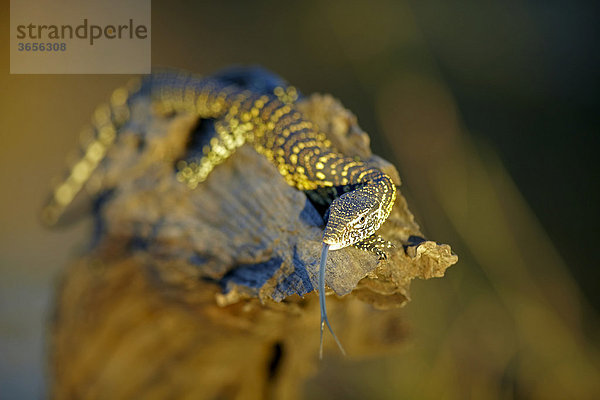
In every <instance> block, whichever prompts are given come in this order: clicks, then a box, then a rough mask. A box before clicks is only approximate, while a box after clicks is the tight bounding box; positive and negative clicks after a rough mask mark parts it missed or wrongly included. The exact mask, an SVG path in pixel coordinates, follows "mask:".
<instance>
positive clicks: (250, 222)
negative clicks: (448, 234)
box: [50, 95, 457, 399]
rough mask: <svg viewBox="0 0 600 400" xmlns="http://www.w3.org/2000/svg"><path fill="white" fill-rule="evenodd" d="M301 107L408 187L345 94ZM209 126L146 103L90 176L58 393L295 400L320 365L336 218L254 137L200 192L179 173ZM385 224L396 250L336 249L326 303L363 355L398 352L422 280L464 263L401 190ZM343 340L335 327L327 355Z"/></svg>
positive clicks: (54, 348)
mask: <svg viewBox="0 0 600 400" xmlns="http://www.w3.org/2000/svg"><path fill="white" fill-rule="evenodd" d="M298 107H299V108H300V109H301V110H302V111H303V112H304V113H305V114H306V115H307V116H308V117H309V118H311V119H312V120H313V121H314V122H316V123H317V124H318V126H319V127H320V128H321V130H323V131H324V132H325V133H326V134H327V135H328V137H329V139H330V140H331V141H332V143H333V144H334V145H335V146H336V147H337V148H338V149H339V150H340V151H341V152H343V153H345V154H346V155H349V156H355V157H359V158H361V159H363V160H367V161H368V162H370V163H373V164H374V165H376V166H377V167H379V168H381V169H382V170H384V171H385V172H386V173H388V174H389V175H390V176H392V177H393V178H394V179H395V180H396V183H397V184H398V185H400V179H399V177H398V173H397V171H396V170H395V168H394V167H393V166H392V165H391V164H389V163H388V162H386V161H384V160H382V159H381V158H379V157H377V156H374V155H372V154H371V151H370V148H369V137H368V135H367V134H366V133H364V132H363V131H362V130H361V129H360V128H359V127H358V125H357V123H356V118H355V117H354V115H352V114H351V113H350V112H349V111H347V110H346V109H344V107H343V106H342V105H341V104H340V103H339V102H338V101H337V100H335V99H333V98H332V97H331V96H328V95H312V96H310V97H308V98H304V99H302V100H301V101H300V102H299V103H298ZM197 125H198V121H197V119H196V118H195V117H193V116H189V115H175V116H169V115H161V114H160V113H159V112H157V110H154V109H153V107H152V105H151V104H150V101H149V99H146V98H140V99H137V100H136V102H135V103H134V104H133V105H132V115H131V120H130V121H129V122H128V123H127V124H126V126H125V127H124V129H123V130H122V132H120V133H119V136H118V139H117V142H116V143H115V145H113V147H112V148H111V149H110V150H109V151H108V153H107V155H106V158H105V160H104V161H103V162H102V164H101V166H100V167H99V169H98V170H97V171H95V172H94V175H93V176H92V179H91V180H90V182H89V183H88V187H87V189H88V191H89V192H90V193H93V196H92V199H91V200H92V202H93V204H94V205H95V206H94V219H95V221H96V222H95V223H96V229H95V233H94V238H93V243H94V244H93V246H92V248H91V250H90V251H89V252H88V253H87V254H85V255H83V256H81V257H80V258H79V259H78V260H75V261H74V262H73V264H72V265H71V266H70V267H69V268H68V269H67V271H66V273H65V275H64V278H63V280H62V283H61V285H60V287H59V289H58V294H57V299H56V309H55V315H54V318H53V321H52V329H51V341H50V343H51V346H50V381H51V382H50V387H51V395H52V397H54V398H57V399H69V398H95V399H132V398H144V399H153V398H156V399H164V398H178V399H179V398H193V399H203V398H207V399H213V398H219V399H221V398H223V399H225V398H227V399H229V398H232V399H264V398H273V399H294V398H298V397H299V396H300V394H301V384H302V382H303V380H304V379H305V378H306V377H307V376H309V375H310V374H311V373H314V372H315V370H316V368H318V346H319V320H320V318H319V306H318V296H317V294H316V292H315V286H316V281H317V274H318V261H319V255H320V249H321V237H322V232H323V225H324V222H323V219H322V218H321V216H320V214H319V213H317V212H316V210H315V209H314V208H313V206H312V204H311V203H310V202H309V201H308V200H307V197H306V196H305V194H304V193H302V192H300V191H298V190H296V189H294V188H292V187H290V186H289V185H288V184H287V183H286V182H285V181H284V179H283V177H282V176H281V175H280V174H279V172H278V171H277V169H276V168H275V167H274V166H273V165H271V164H270V163H269V162H268V161H267V160H266V159H264V158H263V157H262V156H260V155H259V154H258V153H256V152H255V151H254V149H253V148H252V147H251V146H250V145H245V146H243V147H242V148H240V149H239V150H238V151H237V152H236V153H235V154H234V155H233V156H231V157H230V158H229V159H228V160H227V161H226V162H225V163H223V164H221V165H219V166H218V167H217V168H216V169H215V170H214V171H213V172H212V173H211V175H210V176H209V177H208V179H207V181H206V182H204V183H203V184H201V185H200V186H198V187H197V188H196V189H193V190H191V189H189V188H188V187H187V186H186V185H184V184H181V183H180V182H178V181H177V180H176V174H175V169H174V165H175V164H176V162H177V160H178V159H180V158H181V157H182V156H183V154H184V153H185V151H186V146H188V144H189V138H190V135H192V134H193V133H194V131H195V130H196V129H197ZM97 193H100V194H97ZM380 232H381V234H382V235H383V236H384V237H385V238H386V239H388V240H390V241H392V242H393V243H394V244H395V246H396V247H395V248H394V249H392V251H391V254H390V257H389V258H388V259H387V260H385V261H378V260H377V258H376V257H375V256H374V255H373V254H370V253H367V252H364V251H360V250H357V249H355V248H345V249H342V250H337V251H332V252H330V255H329V260H328V270H327V275H326V283H327V285H328V287H329V288H330V289H329V292H328V294H329V296H328V304H327V305H328V309H329V315H330V319H331V321H332V324H333V326H334V327H335V329H336V331H337V334H338V336H339V337H340V340H341V341H342V342H343V343H344V345H345V347H346V350H347V352H348V354H349V359H355V358H359V357H365V356H373V355H378V354H383V353H385V352H388V351H390V350H391V349H394V348H396V347H398V345H399V344H400V343H401V342H402V339H403V337H404V325H403V323H402V321H400V319H399V316H398V313H397V312H394V311H393V310H390V309H394V308H397V307H400V306H402V305H404V304H405V303H406V302H407V301H408V300H409V284H410V282H411V280H412V279H414V278H422V279H429V278H432V277H441V276H443V274H444V271H445V270H446V268H448V267H449V266H450V265H452V264H454V263H456V261H457V257H456V256H455V255H453V254H452V252H451V249H450V247H449V246H448V245H440V244H437V243H435V242H433V241H428V240H425V239H423V238H422V234H421V232H420V230H419V227H418V226H417V224H416V223H415V221H414V218H413V216H412V214H411V213H410V211H409V210H408V208H407V205H406V201H405V199H404V197H403V196H402V194H401V193H399V195H398V199H397V200H396V204H395V206H394V209H393V211H392V214H391V216H390V217H389V219H388V221H387V222H386V223H385V224H384V225H383V226H382V228H381V229H380ZM379 310H388V311H379ZM367 320H368V321H369V322H368V323H367V324H366V323H365V321H367ZM333 343H334V342H333V340H332V339H331V337H330V336H326V337H325V345H326V350H329V349H332V344H333ZM335 354H336V353H334V352H333V351H332V352H329V351H326V354H325V356H326V357H332V356H334V355H335Z"/></svg>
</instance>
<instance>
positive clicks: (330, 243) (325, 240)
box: [323, 239, 344, 250]
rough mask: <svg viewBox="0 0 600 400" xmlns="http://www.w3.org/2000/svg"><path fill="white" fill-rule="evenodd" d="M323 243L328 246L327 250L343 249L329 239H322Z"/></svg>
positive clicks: (339, 244)
mask: <svg viewBox="0 0 600 400" xmlns="http://www.w3.org/2000/svg"><path fill="white" fill-rule="evenodd" d="M323 243H324V244H326V245H329V250H339V249H341V248H342V247H344V246H343V245H342V244H341V243H336V242H335V241H333V240H331V239H323Z"/></svg>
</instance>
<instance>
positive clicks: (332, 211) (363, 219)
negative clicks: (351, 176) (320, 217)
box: [323, 189, 385, 250]
mask: <svg viewBox="0 0 600 400" xmlns="http://www.w3.org/2000/svg"><path fill="white" fill-rule="evenodd" d="M381 210H382V207H381V204H380V201H378V199H377V197H376V196H373V194H372V193H369V192H368V191H364V190H361V189H357V190H354V191H352V192H349V193H345V194H343V195H342V196H340V197H339V198H337V199H335V200H334V201H333V203H331V207H330V208H329V219H328V221H327V225H326V226H325V233H324V234H323V243H325V244H328V245H329V249H331V250H337V249H341V248H343V247H346V246H350V245H353V244H354V243H358V242H360V241H361V240H364V239H366V238H367V237H369V236H371V235H372V234H374V233H375V231H377V229H379V227H380V226H381V224H382V223H383V221H384V220H385V218H383V215H382V214H383V213H382V211H381Z"/></svg>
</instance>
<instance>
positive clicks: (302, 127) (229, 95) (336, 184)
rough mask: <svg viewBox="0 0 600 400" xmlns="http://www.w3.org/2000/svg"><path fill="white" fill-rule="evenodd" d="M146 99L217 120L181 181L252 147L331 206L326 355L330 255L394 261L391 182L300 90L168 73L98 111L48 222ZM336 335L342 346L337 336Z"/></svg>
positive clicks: (193, 180) (121, 92)
mask: <svg viewBox="0 0 600 400" xmlns="http://www.w3.org/2000/svg"><path fill="white" fill-rule="evenodd" d="M140 95H150V96H151V97H152V99H153V101H154V102H155V104H156V105H157V106H158V107H159V108H162V109H163V111H166V112H175V113H194V114H196V115H198V116H199V117H200V118H212V119H215V120H216V121H215V131H216V133H217V134H216V136H215V137H214V138H212V139H211V140H210V143H209V144H207V145H205V146H204V148H203V149H202V152H203V155H202V157H199V158H197V159H194V160H187V161H183V160H182V161H179V162H178V163H177V167H178V172H177V179H178V180H179V181H180V182H182V183H185V184H187V185H188V186H189V187H190V188H192V189H193V188H195V187H196V186H197V185H198V184H199V183H201V182H202V181H204V180H205V179H206V178H207V177H208V175H209V174H210V172H211V171H212V169H213V168H214V167H215V166H217V165H218V164H220V163H222V162H223V161H225V160H226V159H227V158H228V157H229V156H230V155H231V154H232V153H233V152H234V151H235V150H236V149H237V148H238V147H240V146H241V145H243V144H244V143H246V142H250V143H252V144H253V145H254V148H255V149H256V150H257V151H258V152H259V153H260V154H262V155H264V156H265V157H266V158H267V159H268V160H269V161H271V162H272V163H273V165H275V166H276V167H277V169H278V170H279V172H280V173H281V175H282V176H283V177H284V178H285V180H286V181H287V183H288V184H290V185H291V186H293V187H295V188H297V189H298V190H303V191H305V192H306V193H307V194H310V196H311V198H312V199H315V197H316V198H317V200H320V201H321V202H324V203H325V205H326V206H327V205H330V207H329V216H328V220H327V225H326V226H325V232H324V234H323V252H322V257H321V267H320V274H319V295H320V303H321V351H320V354H322V343H323V326H324V325H325V324H326V325H327V326H328V328H329V330H330V331H331V333H332V334H333V331H332V329H331V326H330V324H329V321H328V319H327V313H326V309H325V296H324V293H325V274H324V271H325V264H326V256H327V251H328V250H336V249H341V248H343V247H346V246H350V245H354V246H356V247H358V248H361V249H364V250H369V251H373V252H375V253H376V254H377V255H378V256H379V257H380V258H385V257H386V253H385V251H384V249H385V248H386V247H390V246H389V244H388V243H387V242H385V241H384V240H382V239H381V238H380V237H379V236H377V235H376V234H375V232H376V231H377V230H378V229H379V227H380V226H381V224H382V223H383V222H384V221H385V220H386V219H387V217H388V216H389V214H390V212H391V210H392V206H393V204H394V201H395V198H396V187H395V185H394V184H393V182H392V180H391V178H390V177H389V176H387V175H386V174H384V173H382V172H381V171H380V170H378V169H376V168H373V167H370V166H368V165H367V164H365V163H363V162H361V161H357V160H355V159H353V158H349V157H345V156H343V155H341V154H339V153H337V152H336V151H335V150H334V149H333V148H332V147H331V143H330V142H329V140H327V138H326V137H325V135H324V134H323V133H321V132H319V131H318V128H317V127H316V126H315V124H314V123H312V122H311V121H310V120H309V119H307V118H305V117H304V116H303V115H302V113H300V112H299V111H298V110H297V109H296V107H295V106H294V104H293V103H294V101H295V100H296V98H297V95H296V91H295V89H294V88H293V87H288V88H286V89H284V88H281V87H277V88H276V89H275V91H274V93H273V94H261V93H253V92H252V91H249V90H243V89H241V88H239V87H238V86H236V85H233V84H226V83H223V82H222V81H219V80H218V79H210V78H208V79H202V78H198V77H195V76H193V75H189V74H182V73H173V72H164V73H157V74H153V75H151V76H150V77H149V78H146V79H145V80H144V81H143V82H142V84H141V88H139V90H135V89H131V88H130V89H126V88H125V89H118V90H117V91H116V92H115V95H113V99H112V100H111V104H110V106H109V107H106V108H104V109H103V110H104V111H103V112H97V114H98V115H99V117H98V116H97V117H95V118H94V126H93V127H94V130H95V131H96V139H94V142H93V143H92V144H91V145H90V146H89V147H88V148H87V150H86V151H85V154H84V156H83V157H82V160H81V161H80V162H79V163H78V164H77V165H76V166H75V167H74V169H73V170H72V171H71V173H70V174H69V176H68V178H67V179H66V180H65V181H64V182H63V183H62V184H61V185H60V186H59V187H58V188H57V189H56V190H55V191H54V194H53V197H52V199H51V201H50V203H49V205H48V206H47V207H46V209H45V210H44V215H45V218H46V220H47V222H48V223H52V222H54V221H56V220H57V219H58V217H59V216H60V214H61V213H62V212H63V210H64V209H65V208H66V207H67V206H68V204H69V203H70V201H71V200H72V198H73V197H74V196H75V194H76V193H77V192H78V191H79V190H80V189H81V188H82V187H83V185H84V184H85V181H86V180H87V178H88V177H89V176H90V175H91V172H92V171H93V169H94V168H95V167H96V166H97V165H98V163H99V162H100V160H101V159H102V156H103V155H104V153H106V150H107V148H108V146H110V145H111V144H112V143H113V141H114V138H115V135H116V132H117V130H118V128H119V126H120V125H121V124H122V123H123V122H124V121H123V118H122V115H128V104H129V103H130V101H131V97H134V96H140ZM119 117H120V118H119ZM94 149H95V150H94ZM78 165H79V167H78ZM332 198H333V201H332V202H331V199H332ZM333 336H334V338H335V340H336V342H337V343H338V345H340V343H339V341H338V340H337V338H336V337H335V334H333ZM340 349H342V347H341V345H340ZM342 352H343V349H342Z"/></svg>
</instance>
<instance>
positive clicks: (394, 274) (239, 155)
mask: <svg viewBox="0 0 600 400" xmlns="http://www.w3.org/2000/svg"><path fill="white" fill-rule="evenodd" d="M298 107H299V108H300V109H301V110H302V111H303V112H304V113H305V114H306V115H308V116H309V117H310V118H311V119H313V120H314V121H315V122H316V123H317V124H318V125H319V126H320V127H322V129H323V130H324V131H325V133H326V134H327V135H328V137H329V138H331V140H332V142H333V143H334V144H336V145H337V147H338V148H339V149H340V151H344V152H346V155H349V156H356V157H360V158H361V159H363V160H368V161H369V162H370V163H372V164H373V165H374V166H376V167H378V168H380V169H382V170H383V171H384V172H386V173H387V174H389V175H390V176H391V177H393V179H394V180H395V181H396V184H398V185H399V184H400V180H399V177H398V173H397V171H396V170H395V168H394V167H393V166H392V165H391V164H390V163H388V162H386V161H385V160H383V159H381V158H379V157H377V156H374V155H372V154H371V151H370V149H369V138H368V136H367V134H366V133H364V132H363V131H362V130H361V129H360V128H359V127H358V125H357V123H356V118H355V117H354V116H353V115H352V114H351V113H350V112H349V111H347V110H345V109H344V108H343V107H342V106H341V105H340V103H339V102H337V101H336V100H334V99H333V98H332V97H331V96H327V95H313V96H312V97H310V98H308V99H306V100H303V101H302V102H300V103H299V105H298ZM196 123H197V121H196V119H195V118H193V117H190V116H176V117H170V116H156V115H153V114H152V110H151V106H150V104H149V103H148V102H147V101H144V100H139V101H138V102H136V104H134V118H133V119H132V121H131V123H130V124H128V125H126V126H125V129H124V131H123V133H121V137H120V138H119V140H118V142H117V144H116V146H115V148H114V149H112V150H111V151H109V153H108V156H107V162H106V163H105V166H103V170H102V171H99V172H98V174H100V175H103V176H104V178H103V183H102V185H104V189H105V190H110V192H111V195H110V197H109V198H108V199H106V200H104V203H103V205H102V208H101V209H100V210H101V215H100V216H99V218H101V219H102V224H101V225H102V226H103V229H104V231H103V233H102V234H103V235H107V236H110V237H119V238H121V239H127V240H129V241H130V242H131V243H133V244H134V246H132V247H131V249H132V251H136V249H137V250H140V251H138V253H139V254H140V256H145V257H147V259H148V262H151V263H152V264H153V265H155V267H156V270H157V271H158V272H159V273H160V274H162V275H163V276H164V277H165V279H167V280H169V279H177V277H179V278H182V277H195V278H206V279H211V280H214V281H216V282H219V283H220V284H221V285H223V287H224V292H223V294H222V295H219V296H218V301H219V304H222V305H225V304H231V303H233V302H236V301H238V300H240V299H243V298H251V297H257V298H259V299H261V301H268V300H274V301H281V300H283V299H285V298H286V297H288V296H291V295H294V294H297V295H300V296H304V295H306V294H308V293H310V292H312V291H313V290H314V288H315V283H316V277H317V273H318V256H319V252H320V248H321V241H322V228H323V225H324V221H323V219H322V218H321V216H320V215H319V213H317V212H316V210H315V209H314V207H313V206H312V204H311V203H310V202H309V201H308V199H307V197H306V196H305V195H304V194H303V193H302V192H301V191H298V190H296V189H295V188H293V187H291V186H289V185H288V184H287V183H286V182H285V180H284V179H283V177H282V176H281V175H280V174H279V172H278V171H277V169H276V168H275V167H274V166H273V165H271V164H270V163H269V162H268V161H267V160H266V159H265V158H264V157H262V156H261V155H259V154H258V153H256V152H255V151H254V150H253V149H252V148H251V146H249V145H244V146H243V147H242V148H240V149H239V150H238V151H237V152H236V153H235V154H233V155H232V156H231V157H230V159H228V160H227V161H226V162H225V163H224V164H222V165H221V166H219V167H218V168H215V170H214V171H212V172H211V175H210V176H209V177H208V179H207V180H206V181H205V182H203V183H202V184H201V185H199V186H198V187H197V188H196V189H194V190H190V189H189V188H188V187H186V186H185V185H182V184H181V183H179V182H177V180H176V179H175V176H174V174H173V163H174V162H175V160H177V159H178V158H181V157H182V156H183V153H184V149H185V145H186V143H187V140H188V138H189V135H190V132H191V131H192V130H193V129H194V127H195V125H196ZM165 132H166V134H165ZM380 232H381V233H382V234H383V235H384V237H386V238H387V239H388V240H390V241H392V243H393V244H394V245H395V246H396V247H395V249H392V251H391V257H390V258H389V259H388V260H386V261H379V260H378V259H377V257H376V256H375V255H373V254H371V253H368V252H363V251H360V250H358V249H354V248H345V249H341V250H338V251H333V252H330V260H329V263H328V270H327V273H326V283H327V285H328V286H329V288H331V289H332V290H333V291H334V292H335V293H336V294H337V295H340V296H343V295H347V294H349V293H351V292H352V291H353V290H356V291H357V294H358V295H359V296H360V297H361V298H363V299H365V300H367V301H369V302H372V303H373V304H375V305H376V306H379V307H392V306H397V305H401V304H403V303H404V302H405V301H406V299H407V298H408V284H409V282H410V280H411V279H413V278H415V277H419V278H430V277H434V276H442V275H443V273H444V270H445V269H446V268H447V267H448V266H450V265H452V264H453V263H455V262H456V260H457V258H456V256H455V255H453V254H452V253H451V250H450V248H449V246H447V245H439V244H436V243H435V242H431V241H425V240H423V239H421V240H417V241H416V242H412V243H411V239H410V238H411V237H413V239H414V238H420V237H422V234H421V232H420V230H419V228H418V226H417V224H416V223H415V221H414V218H413V216H412V214H411V213H410V211H409V210H408V208H407V206H406V201H405V200H404V198H403V197H402V195H401V194H400V195H399V196H398V199H397V200H396V204H395V206H394V209H393V211H392V214H391V215H390V217H389V219H388V221H387V222H386V223H385V224H384V225H383V226H382V228H381V229H380Z"/></svg>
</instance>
